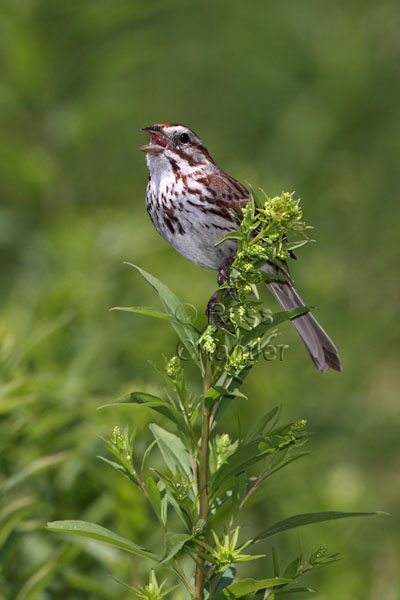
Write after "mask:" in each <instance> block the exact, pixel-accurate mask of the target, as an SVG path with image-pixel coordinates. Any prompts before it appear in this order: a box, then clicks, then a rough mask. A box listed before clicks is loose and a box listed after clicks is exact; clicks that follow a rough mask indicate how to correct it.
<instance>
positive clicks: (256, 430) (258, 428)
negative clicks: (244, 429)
mask: <svg viewBox="0 0 400 600" xmlns="http://www.w3.org/2000/svg"><path fill="white" fill-rule="evenodd" d="M278 412H279V406H275V407H274V408H273V409H271V410H270V411H268V412H267V413H266V414H265V415H264V416H263V417H262V418H261V419H260V420H259V421H257V423H256V424H255V425H254V427H253V428H252V429H250V431H249V433H248V434H247V436H246V438H245V440H244V441H245V443H248V442H251V441H252V440H254V439H255V438H257V437H258V436H259V435H261V434H262V432H263V431H264V429H265V427H266V426H267V425H268V423H269V422H270V421H272V419H273V418H274V417H275V415H276V414H277V413H278Z"/></svg>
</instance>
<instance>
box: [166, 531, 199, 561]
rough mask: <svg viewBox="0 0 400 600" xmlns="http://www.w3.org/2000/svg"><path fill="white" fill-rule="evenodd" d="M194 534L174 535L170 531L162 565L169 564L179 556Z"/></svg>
mask: <svg viewBox="0 0 400 600" xmlns="http://www.w3.org/2000/svg"><path fill="white" fill-rule="evenodd" d="M193 537H194V536H193V534H188V533H173V532H171V531H169V532H168V533H167V535H166V536H165V552H164V556H163V558H162V559H161V564H163V563H165V562H167V561H168V560H170V559H171V558H173V557H174V556H175V554H178V552H179V551H180V550H181V549H182V548H183V546H184V545H185V544H186V542H188V541H189V540H191V539H192V538H193Z"/></svg>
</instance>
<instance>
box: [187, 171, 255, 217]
mask: <svg viewBox="0 0 400 600" xmlns="http://www.w3.org/2000/svg"><path fill="white" fill-rule="evenodd" d="M197 181H199V183H202V184H203V185H205V186H206V187H207V191H208V194H209V197H210V198H212V199H213V201H212V203H213V204H215V207H217V208H218V209H220V211H221V213H225V215H226V217H227V218H229V220H233V219H234V217H235V216H236V219H235V220H237V219H238V220H239V221H240V220H241V218H242V211H241V210H240V209H241V208H243V207H244V206H246V204H247V203H248V201H249V199H250V193H249V191H248V190H247V189H246V188H245V187H244V185H242V184H241V183H239V181H236V179H234V178H233V177H230V176H229V175H227V174H226V173H224V172H223V171H218V172H215V173H211V174H210V175H207V177H199V178H198V179H197ZM228 215H229V217H228Z"/></svg>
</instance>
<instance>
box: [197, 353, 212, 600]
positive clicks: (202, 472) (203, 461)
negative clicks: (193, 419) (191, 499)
mask: <svg viewBox="0 0 400 600" xmlns="http://www.w3.org/2000/svg"><path fill="white" fill-rule="evenodd" d="M210 381H211V365H210V362H209V361H208V360H207V362H206V365H205V370H204V375H203V406H202V415H201V441H200V453H199V471H198V485H199V493H200V499H199V519H200V520H203V521H204V535H206V534H207V519H208V471H209V439H210V413H209V410H208V408H207V406H206V393H207V391H208V388H209V385H210ZM200 550H202V551H203V549H202V548H201V549H200ZM203 565H204V559H202V558H198V561H197V564H196V572H195V588H194V591H195V594H194V595H195V598H197V600H203V591H204V575H203Z"/></svg>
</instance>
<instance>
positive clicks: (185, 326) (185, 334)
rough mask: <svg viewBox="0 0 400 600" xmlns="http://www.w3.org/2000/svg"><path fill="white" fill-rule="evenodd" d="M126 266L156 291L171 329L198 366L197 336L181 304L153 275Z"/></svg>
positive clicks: (138, 268) (137, 268)
mask: <svg viewBox="0 0 400 600" xmlns="http://www.w3.org/2000/svg"><path fill="white" fill-rule="evenodd" d="M126 264H127V265H130V266H131V267H133V268H134V269H136V270H137V271H139V273H140V274H141V275H142V277H144V279H146V281H147V282H148V283H149V284H150V285H151V286H152V287H153V288H154V289H155V290H156V292H157V293H158V295H159V297H160V300H161V302H162V303H163V305H164V308H165V309H166V311H167V314H168V315H169V316H170V317H172V319H171V325H172V327H173V328H174V329H175V332H176V333H177V334H178V336H179V337H180V339H181V341H182V343H183V345H184V346H185V348H186V350H187V351H188V352H189V354H190V356H191V358H192V360H193V361H194V362H195V363H196V365H197V366H200V362H199V357H198V348H197V342H198V339H199V334H198V332H197V331H196V329H195V327H194V325H193V323H192V322H191V320H190V318H189V315H188V314H187V312H186V310H185V307H184V306H183V304H182V302H181V301H180V300H179V299H178V298H177V297H176V296H175V294H174V293H173V292H172V291H171V290H170V289H169V288H168V287H167V286H166V285H165V284H164V283H162V282H161V281H159V280H158V279H157V278H156V277H153V275H150V273H147V272H146V271H144V270H143V269H141V268H140V267H138V266H137V265H134V264H132V263H129V262H128V263H126Z"/></svg>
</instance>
